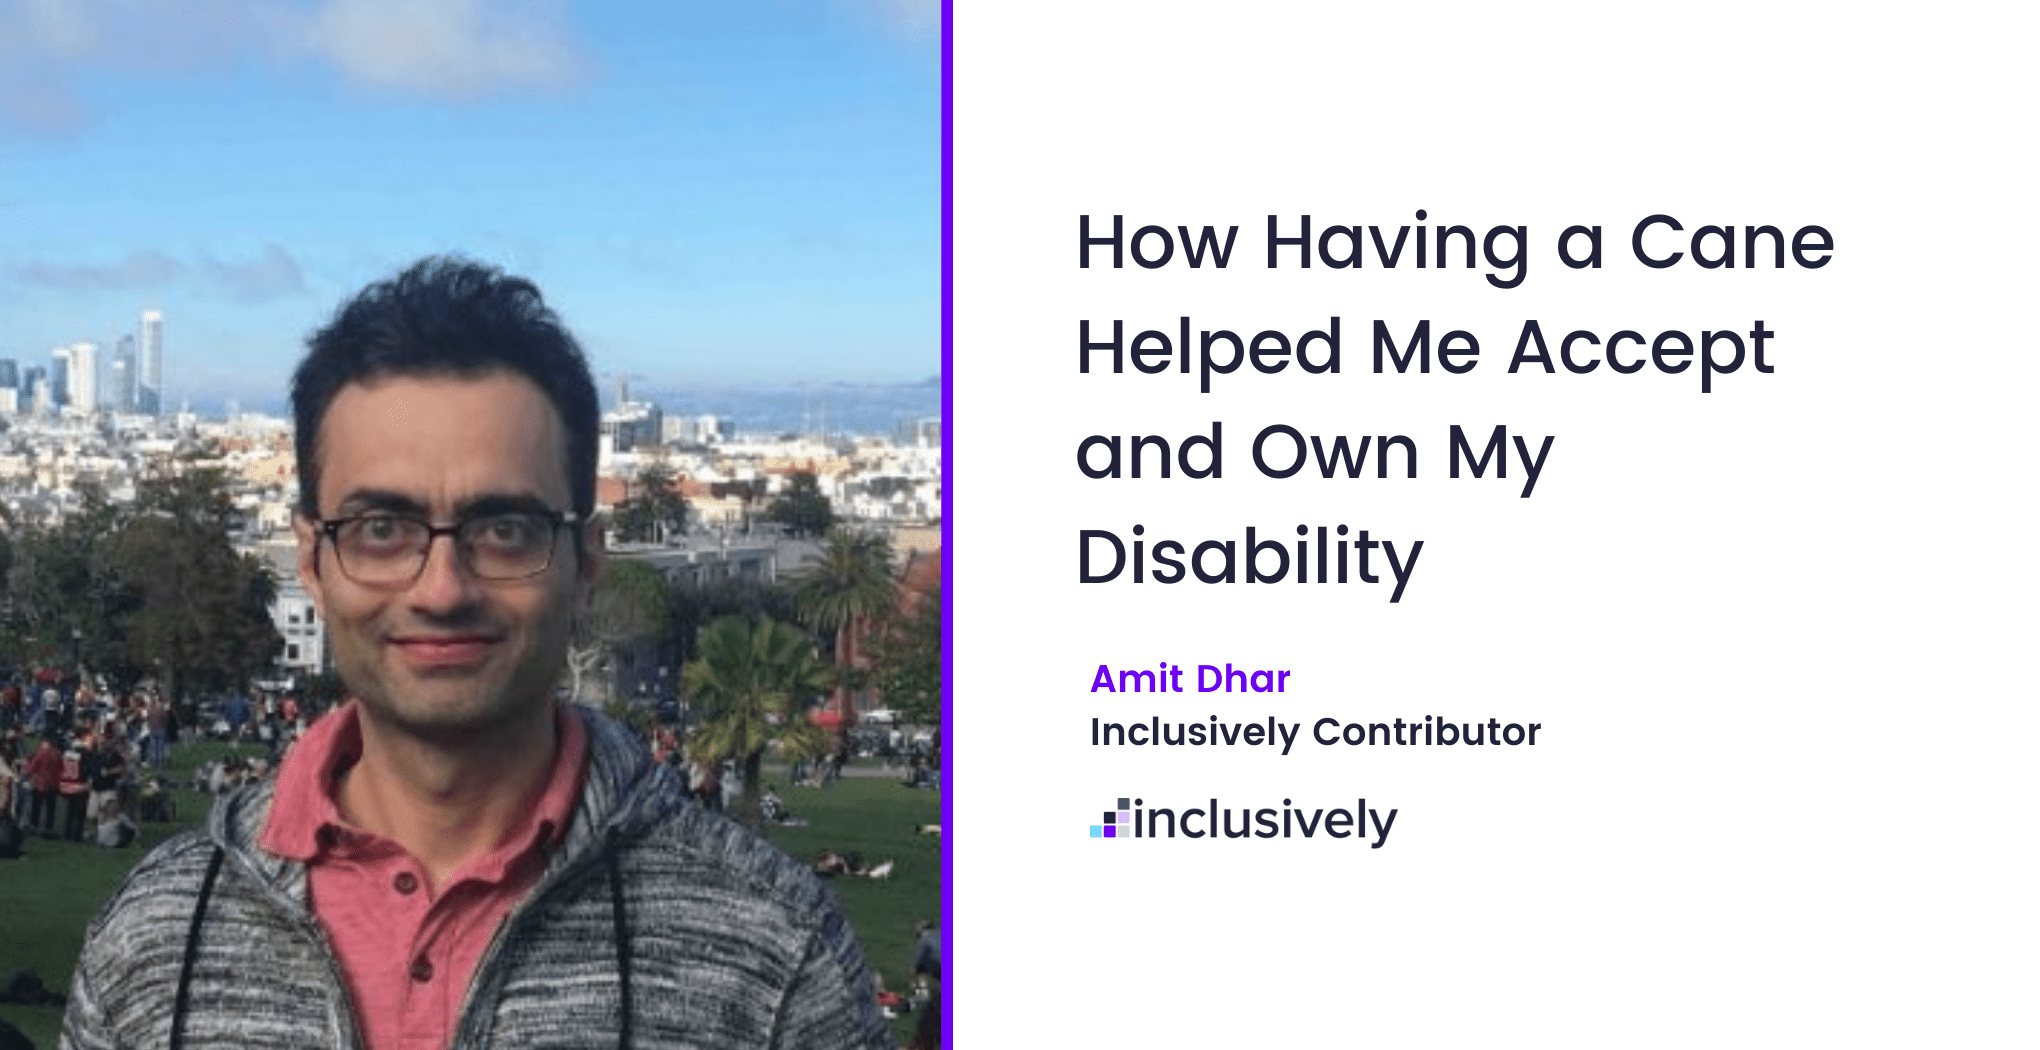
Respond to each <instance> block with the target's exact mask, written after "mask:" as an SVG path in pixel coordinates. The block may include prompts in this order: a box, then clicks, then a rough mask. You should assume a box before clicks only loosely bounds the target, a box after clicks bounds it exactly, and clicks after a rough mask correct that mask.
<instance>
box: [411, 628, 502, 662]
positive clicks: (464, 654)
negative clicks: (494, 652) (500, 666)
mask: <svg viewBox="0 0 2040 1050" xmlns="http://www.w3.org/2000/svg"><path fill="white" fill-rule="evenodd" d="M496 641H497V640H496V639H495V638H491V637H486V636H482V635H457V636H448V637H418V636H412V637H403V638H392V639H390V644H392V645H395V646H396V647H397V651H398V652H401V653H403V654H404V659H405V660H407V661H409V662H410V663H411V664H412V665H413V666H417V667H465V666H471V665H474V664H478V663H481V662H482V661H483V660H485V659H487V658H488V655H489V651H490V650H491V649H492V648H494V647H495V644H496Z"/></svg>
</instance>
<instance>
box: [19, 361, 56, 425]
mask: <svg viewBox="0 0 2040 1050" xmlns="http://www.w3.org/2000/svg"><path fill="white" fill-rule="evenodd" d="M49 407H50V377H49V373H48V372H47V371H45V370H44V369H43V366H41V365H30V366H28V367H27V368H25V369H23V370H22V373H21V401H20V408H21V410H22V411H23V412H34V413H37V414H40V413H43V412H47V411H49Z"/></svg>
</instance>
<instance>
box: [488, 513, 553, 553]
mask: <svg viewBox="0 0 2040 1050" xmlns="http://www.w3.org/2000/svg"><path fill="white" fill-rule="evenodd" d="M475 524H476V529H475V542H476V543H478V544H481V545H482V546H485V547H490V548H493V549H495V550H520V549H522V548H525V547H529V546H531V545H532V544H534V543H536V542H537V540H538V526H537V524H536V523H535V522H533V521H532V520H531V518H530V516H528V515H524V514H505V515H501V516H499V517H494V518H486V519H484V520H482V521H479V522H476V523H475Z"/></svg>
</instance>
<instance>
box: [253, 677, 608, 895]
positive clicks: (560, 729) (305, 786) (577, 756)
mask: <svg viewBox="0 0 2040 1050" xmlns="http://www.w3.org/2000/svg"><path fill="white" fill-rule="evenodd" d="M568 707H569V705H567V704H562V703H555V704H554V705H553V725H554V728H555V730H556V731H557V734H558V740H559V747H558V749H557V750H556V751H555V752H554V758H553V766H552V771H551V772H550V773H549V774H548V775H547V778H546V782H545V786H544V787H543V788H542V789H541V790H540V792H539V794H538V797H537V799H536V802H535V803H534V804H533V806H532V807H531V809H530V810H529V811H528V812H527V813H526V814H525V815H524V816H523V817H522V818H521V819H520V820H519V821H518V822H517V823H515V824H513V825H511V827H510V828H509V830H508V831H507V832H505V834H504V836H503V839H502V841H501V842H499V843H498V844H497V846H496V848H495V849H493V850H491V851H490V852H489V853H487V854H485V855H483V856H482V857H479V858H477V860H476V862H475V863H473V864H471V865H469V866H468V867H469V869H470V870H469V871H467V872H466V874H467V875H473V876H479V877H483V878H489V877H492V876H493V877H500V875H501V873H502V872H503V871H504V870H506V869H507V868H508V866H509V864H510V863H511V862H512V861H514V860H516V859H517V858H518V857H521V856H523V855H525V854H526V853H528V852H532V851H535V850H551V849H553V848H555V847H557V846H558V845H559V844H560V843H561V842H562V841H564V840H565V838H566V834H567V826H568V824H569V822H570V821H571V820H572V818H573V813H574V805H575V803H576V802H577V801H578V800H579V798H580V795H581V782H582V780H583V779H584V777H585V776H586V772H587V767H588V733H587V730H586V729H585V728H583V726H582V725H581V719H580V718H578V717H576V716H575V715H574V713H573V712H572V711H570V710H569V709H568ZM360 758H361V712H360V711H359V709H358V708H357V707H356V706H355V705H354V704H353V703H352V702H350V703H348V704H346V705H345V706H343V707H341V708H339V709H338V710H335V711H333V712H332V713H330V714H328V715H326V716H325V717H324V718H321V719H319V720H318V721H316V722H314V723H312V724H311V726H309V727H308V728H307V729H306V730H305V732H304V734H303V735H302V736H300V737H299V738H298V742H297V743H296V744H295V745H294V746H292V747H291V749H290V751H289V753H287V754H286V755H285V756H284V759H283V765H282V767H281V768H280V769H278V770H277V773H276V789H275V801H274V802H273V804H272V805H271V806H270V808H269V818H268V821H267V822H266V823H265V824H264V825H263V829H262V834H261V836H260V837H259V838H258V839H257V843H256V844H257V845H258V846H260V847H261V848H262V849H264V850H266V851H268V852H270V853H272V854H275V855H276V856H279V857H283V858H285V859H287V860H295V861H300V862H303V863H313V862H316V861H319V860H321V859H324V858H325V857H326V856H327V855H329V854H330V853H331V852H332V851H333V850H334V849H335V848H336V846H338V845H339V844H340V843H342V842H344V841H347V840H354V839H362V838H374V837H375V836H373V835H371V833H369V832H365V831H362V830H361V829H359V828H356V827H354V826H352V825H350V824H348V823H347V822H346V821H345V820H343V819H341V816H340V806H339V803H338V800H337V799H336V797H335V795H334V789H335V782H336V780H337V778H338V776H339V774H340V772H341V771H342V770H345V769H347V768H348V767H350V766H352V765H353V764H354V763H355V762H357V761H359V760H360Z"/></svg>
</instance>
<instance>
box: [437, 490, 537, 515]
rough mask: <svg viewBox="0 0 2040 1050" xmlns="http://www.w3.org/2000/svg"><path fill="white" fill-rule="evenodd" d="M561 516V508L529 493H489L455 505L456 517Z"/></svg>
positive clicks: (471, 497)
mask: <svg viewBox="0 0 2040 1050" xmlns="http://www.w3.org/2000/svg"><path fill="white" fill-rule="evenodd" d="M534 511H535V512H538V513H542V514H559V513H561V511H560V510H559V508H557V507H554V506H553V505H552V504H550V503H547V502H546V501H545V500H542V499H540V498H538V497H537V496H536V495H533V494H531V493H528V492H489V493H484V494H482V495H479V496H470V497H469V498H467V499H464V500H461V501H460V502H459V503H456V504H454V517H456V518H459V519H462V520H466V519H468V518H480V517H486V516H488V515H490V514H525V513H531V512H534Z"/></svg>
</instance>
